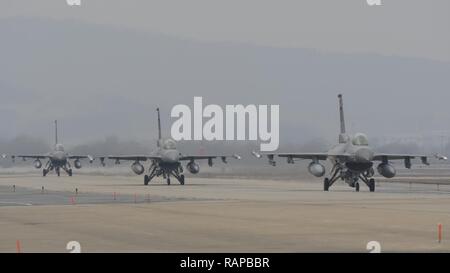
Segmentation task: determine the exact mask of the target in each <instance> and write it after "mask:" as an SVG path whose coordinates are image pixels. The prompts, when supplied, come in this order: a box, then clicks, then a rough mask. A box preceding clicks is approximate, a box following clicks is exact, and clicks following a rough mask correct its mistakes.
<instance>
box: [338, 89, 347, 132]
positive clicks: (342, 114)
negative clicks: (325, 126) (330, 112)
mask: <svg viewBox="0 0 450 273" xmlns="http://www.w3.org/2000/svg"><path fill="white" fill-rule="evenodd" d="M338 98H339V116H340V121H341V134H345V118H344V102H343V100H342V94H339V95H338Z"/></svg>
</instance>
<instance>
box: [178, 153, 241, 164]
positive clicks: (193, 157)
mask: <svg viewBox="0 0 450 273" xmlns="http://www.w3.org/2000/svg"><path fill="white" fill-rule="evenodd" d="M218 157H220V158H221V159H222V162H223V163H227V158H228V157H232V158H235V159H241V157H240V156H239V155H237V154H234V155H181V156H180V161H184V160H190V161H194V160H202V159H208V163H209V165H212V160H213V159H215V158H218Z"/></svg>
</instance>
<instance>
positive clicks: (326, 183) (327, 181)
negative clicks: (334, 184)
mask: <svg viewBox="0 0 450 273" xmlns="http://www.w3.org/2000/svg"><path fill="white" fill-rule="evenodd" d="M329 188H330V179H329V178H325V179H324V180H323V190H324V191H328V189H329Z"/></svg>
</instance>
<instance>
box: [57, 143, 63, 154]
mask: <svg viewBox="0 0 450 273" xmlns="http://www.w3.org/2000/svg"><path fill="white" fill-rule="evenodd" d="M55 151H57V152H64V146H63V145H62V144H56V146H55Z"/></svg>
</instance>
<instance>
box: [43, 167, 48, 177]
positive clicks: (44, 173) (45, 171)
mask: <svg viewBox="0 0 450 273" xmlns="http://www.w3.org/2000/svg"><path fill="white" fill-rule="evenodd" d="M47 173H48V172H47V170H46V169H43V170H42V176H44V177H45V176H46V175H47Z"/></svg>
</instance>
